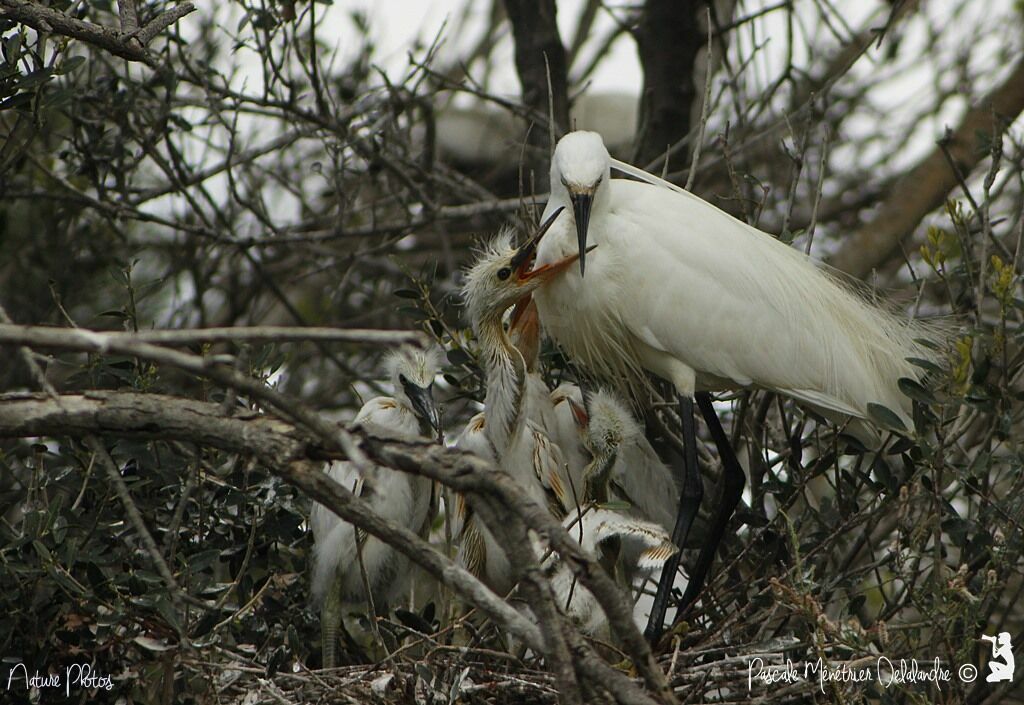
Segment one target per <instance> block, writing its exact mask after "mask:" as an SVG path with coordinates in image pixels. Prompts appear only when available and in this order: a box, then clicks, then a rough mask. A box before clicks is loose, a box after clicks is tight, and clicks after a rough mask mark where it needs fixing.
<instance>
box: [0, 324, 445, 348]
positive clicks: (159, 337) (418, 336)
mask: <svg viewBox="0 0 1024 705" xmlns="http://www.w3.org/2000/svg"><path fill="white" fill-rule="evenodd" d="M8 328H10V329H19V328H23V327H22V326H17V325H11V326H7V325H3V324H0V339H2V338H3V336H4V335H6V334H9V332H10V331H9V330H8ZM43 330H45V329H43ZM50 330H51V331H53V332H55V333H56V332H59V331H66V330H67V329H66V328H53V329H50ZM76 330H77V333H78V335H83V334H85V335H88V337H89V338H90V339H91V340H94V341H96V342H97V344H99V345H101V346H102V345H107V346H109V345H111V344H112V343H115V342H118V343H131V342H132V341H134V342H136V343H147V344H151V345H172V346H175V345H197V344H200V343H228V342H233V343H241V342H249V343H301V342H304V341H316V342H322V343H358V344H364V345H401V344H403V343H413V344H417V345H424V344H426V343H427V338H426V336H425V335H423V334H422V333H418V332H416V331H408V330H373V329H366V328H314V327H309V328H305V327H296V326H250V327H247V326H237V327H231V328H192V329H188V328H185V329H177V330H145V331H139V332H138V333H126V332H122V331H93V330H86V329H84V328H78V329H76ZM55 346H56V347H60V345H59V344H55Z"/></svg>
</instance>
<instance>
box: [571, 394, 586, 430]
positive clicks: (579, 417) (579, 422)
mask: <svg viewBox="0 0 1024 705" xmlns="http://www.w3.org/2000/svg"><path fill="white" fill-rule="evenodd" d="M565 400H566V401H567V402H569V409H570V410H571V411H572V418H573V420H574V421H575V422H576V426H578V427H579V428H580V429H581V430H582V429H585V428H586V427H587V426H588V425H590V414H588V413H587V410H586V409H585V408H583V405H582V404H580V403H579V402H578V401H576V400H575V399H573V398H572V397H566V398H565Z"/></svg>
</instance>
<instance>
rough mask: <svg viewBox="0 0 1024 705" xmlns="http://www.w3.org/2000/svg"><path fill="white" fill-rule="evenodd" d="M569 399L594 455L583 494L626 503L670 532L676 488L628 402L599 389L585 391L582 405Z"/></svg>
mask: <svg viewBox="0 0 1024 705" xmlns="http://www.w3.org/2000/svg"><path fill="white" fill-rule="evenodd" d="M569 404H570V405H571V406H572V411H573V418H574V421H575V422H576V423H577V424H578V426H579V431H580V434H581V437H582V441H583V444H584V446H585V447H586V449H587V450H588V451H589V453H590V455H591V458H592V460H591V462H590V463H589V464H588V465H587V467H586V469H585V470H584V477H583V479H582V482H583V485H584V487H585V488H586V489H585V496H586V497H587V499H588V500H595V501H598V502H604V501H608V500H611V501H623V502H627V503H628V504H629V505H630V507H631V510H630V513H631V514H633V515H635V516H637V517H639V518H641V519H644V520H646V521H653V522H654V523H656V524H658V525H660V526H662V527H663V528H664V529H665V530H666V531H671V530H672V527H673V526H674V525H675V510H676V508H677V507H678V506H679V488H678V487H677V486H676V482H675V478H674V477H673V474H672V470H671V469H669V467H668V466H666V465H665V464H664V463H663V462H661V458H659V457H658V454H657V453H656V452H655V451H654V448H652V447H651V444H650V443H649V442H648V440H647V438H646V436H644V433H643V429H642V428H641V426H640V424H639V423H638V422H637V420H636V419H635V418H634V417H633V414H632V413H630V410H629V407H628V406H627V405H626V403H625V402H624V401H623V400H622V399H620V398H619V397H618V395H616V394H615V393H613V392H611V391H609V390H607V389H599V390H597V391H595V392H592V393H591V394H589V395H588V397H587V402H586V405H585V406H584V405H583V404H582V403H581V402H580V401H578V400H577V399H576V398H575V397H574V396H570V397H569Z"/></svg>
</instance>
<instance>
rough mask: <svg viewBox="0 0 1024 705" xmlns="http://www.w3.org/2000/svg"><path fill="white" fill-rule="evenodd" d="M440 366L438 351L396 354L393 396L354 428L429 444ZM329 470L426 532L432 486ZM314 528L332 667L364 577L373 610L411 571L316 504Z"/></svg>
mask: <svg viewBox="0 0 1024 705" xmlns="http://www.w3.org/2000/svg"><path fill="white" fill-rule="evenodd" d="M439 366H440V364H439V356H438V354H437V352H436V351H434V350H420V349H415V348H403V349H400V350H399V351H397V352H396V353H394V354H392V355H391V356H390V357H389V358H388V361H387V367H388V370H389V373H390V376H391V380H392V383H393V385H394V396H391V397H375V398H374V399H371V400H370V401H368V402H366V404H364V405H363V407H362V408H361V409H360V410H359V413H358V414H357V415H356V418H355V423H356V424H358V425H361V426H362V427H363V428H364V429H366V431H367V432H368V433H370V434H371V435H374V436H378V437H380V438H385V439H389V440H399V441H411V440H416V439H421V440H422V439H424V438H430V437H431V436H432V433H430V431H429V430H428V428H429V427H431V426H432V425H433V424H436V420H437V411H436V408H435V407H434V404H433V399H432V397H431V391H430V390H431V385H432V384H433V381H434V376H435V375H436V374H437V371H438V369H439ZM326 471H327V473H328V475H330V477H331V479H333V480H334V481H335V482H338V483H339V484H341V485H342V486H343V487H345V488H346V489H348V490H350V491H352V492H354V493H355V494H356V495H357V496H359V497H360V498H361V499H363V501H365V502H367V503H368V504H369V505H370V507H371V508H372V509H373V510H374V511H376V512H377V513H378V514H380V515H381V516H383V517H384V518H386V519H390V520H391V521H392V522H394V523H396V524H398V525H399V526H403V527H405V528H407V529H410V530H412V531H415V532H417V533H420V534H423V533H425V531H426V530H428V529H429V521H430V519H431V517H430V516H429V514H430V508H431V505H432V503H431V497H432V483H431V481H430V480H429V479H427V478H423V477H414V476H412V475H409V474H407V473H403V472H399V471H396V470H388V469H384V468H372V469H371V471H370V472H368V473H367V474H366V475H363V474H361V473H359V471H358V470H357V469H356V467H355V466H354V465H353V464H351V463H349V462H340V461H338V462H333V463H331V464H330V465H329V466H328V467H327V469H326ZM309 523H310V528H311V529H312V531H313V540H314V548H313V575H312V579H311V593H312V598H313V603H314V604H315V605H317V606H320V607H321V630H322V635H323V661H324V666H325V667H326V668H330V667H333V666H334V665H335V664H336V660H337V659H336V657H337V652H336V639H337V630H338V625H339V624H340V621H341V619H342V616H343V612H344V611H346V609H347V606H348V605H353V604H360V603H365V602H366V601H367V597H368V596H367V595H366V590H365V588H364V580H363V570H364V569H365V576H366V583H368V584H369V588H370V592H371V596H372V598H373V601H374V604H375V606H376V607H381V606H383V605H387V604H388V603H391V602H393V601H395V600H396V599H397V598H398V597H399V596H400V595H401V594H402V592H403V591H404V589H405V588H406V580H405V578H406V576H407V574H408V569H409V565H408V560H407V559H406V558H405V557H404V556H402V555H401V554H399V553H398V552H397V551H395V550H394V549H393V548H391V547H390V546H388V545H387V544H384V543H382V542H381V541H379V540H378V539H376V538H374V537H372V536H366V535H364V534H362V532H357V531H356V529H355V527H353V526H352V525H351V524H349V523H347V522H345V521H342V520H341V519H340V518H339V517H338V516H337V515H335V514H334V513H333V512H331V511H329V510H328V509H326V508H325V507H324V506H323V505H321V504H316V503H314V504H313V508H312V511H311V512H310V517H309ZM360 554H361V556H362V566H360Z"/></svg>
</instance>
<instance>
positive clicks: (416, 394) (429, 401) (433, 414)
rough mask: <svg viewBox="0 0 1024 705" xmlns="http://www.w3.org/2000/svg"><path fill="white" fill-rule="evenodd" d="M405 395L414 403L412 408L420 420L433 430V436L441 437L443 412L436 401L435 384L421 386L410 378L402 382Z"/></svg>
mask: <svg viewBox="0 0 1024 705" xmlns="http://www.w3.org/2000/svg"><path fill="white" fill-rule="evenodd" d="M402 389H403V390H404V391H405V396H407V397H408V398H409V403H411V404H412V410H413V411H414V412H415V414H416V416H417V417H418V418H419V420H420V421H421V422H422V423H423V424H424V425H425V426H426V427H427V428H428V429H429V430H430V431H431V433H430V435H431V436H436V437H437V438H440V437H441V413H440V412H439V411H438V409H437V404H436V403H435V402H434V384H433V382H431V383H430V384H428V385H427V386H426V387H420V386H418V385H416V384H413V383H412V382H410V381H408V380H404V381H403V382H402Z"/></svg>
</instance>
